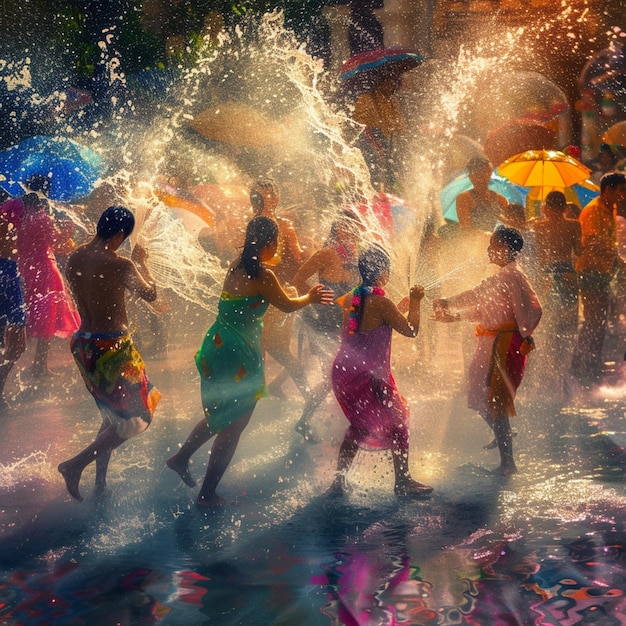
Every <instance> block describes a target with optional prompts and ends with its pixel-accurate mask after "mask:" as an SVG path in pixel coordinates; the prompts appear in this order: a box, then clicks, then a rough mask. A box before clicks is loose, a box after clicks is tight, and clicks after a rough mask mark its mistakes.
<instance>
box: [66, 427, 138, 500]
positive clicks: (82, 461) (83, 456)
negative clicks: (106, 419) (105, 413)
mask: <svg viewBox="0 0 626 626" xmlns="http://www.w3.org/2000/svg"><path fill="white" fill-rule="evenodd" d="M124 441H126V440H125V439H122V438H121V437H120V436H119V435H118V434H117V432H116V431H115V427H114V426H113V425H109V426H108V427H107V428H105V429H104V430H103V431H101V432H100V433H99V434H98V436H97V437H96V439H95V441H94V442H93V443H92V444H90V445H88V446H87V447H86V448H85V449H84V450H83V451H82V452H79V453H78V454H77V455H76V456H75V457H73V458H71V459H69V460H68V461H65V462H63V463H61V464H60V465H59V467H58V468H57V469H58V470H59V472H61V475H62V476H63V478H64V480H65V486H66V487H67V490H68V492H69V494H70V495H71V496H72V497H73V498H76V499H77V500H79V501H82V499H83V497H82V496H81V495H80V492H79V490H78V485H79V483H80V477H81V475H82V473H83V470H84V469H85V468H86V467H87V465H89V463H92V462H93V461H95V460H96V458H97V457H98V455H100V454H105V455H106V454H108V455H109V456H110V455H111V452H112V451H113V450H115V448H117V447H118V446H120V445H122V444H123V443H124Z"/></svg>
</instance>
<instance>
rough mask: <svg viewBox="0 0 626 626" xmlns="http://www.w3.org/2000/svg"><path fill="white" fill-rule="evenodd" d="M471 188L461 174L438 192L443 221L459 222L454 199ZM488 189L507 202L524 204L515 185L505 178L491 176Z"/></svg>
mask: <svg viewBox="0 0 626 626" xmlns="http://www.w3.org/2000/svg"><path fill="white" fill-rule="evenodd" d="M471 188H472V183H471V182H470V179H469V176H468V175H467V174H462V175H461V176H457V178H455V179H454V180H453V181H452V182H450V183H448V184H447V185H446V186H445V187H444V188H443V189H442V190H441V191H440V192H439V202H440V203H441V210H442V211H443V216H444V218H445V219H447V220H451V221H454V222H458V221H459V218H458V217H457V215H456V197H457V196H458V195H459V194H460V193H462V192H463V191H468V190H469V189H471ZM489 189H491V191H495V192H496V193H499V194H500V195H502V196H504V197H505V198H506V199H507V200H508V201H509V202H517V203H519V204H524V195H522V193H521V192H520V190H519V188H518V187H517V185H514V184H513V183H512V182H510V181H509V180H507V179H506V178H502V176H498V175H497V174H492V175H491V182H490V183H489Z"/></svg>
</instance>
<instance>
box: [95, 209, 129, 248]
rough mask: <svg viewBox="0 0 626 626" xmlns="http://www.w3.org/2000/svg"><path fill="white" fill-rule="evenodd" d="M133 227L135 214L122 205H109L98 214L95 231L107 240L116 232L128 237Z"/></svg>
mask: <svg viewBox="0 0 626 626" xmlns="http://www.w3.org/2000/svg"><path fill="white" fill-rule="evenodd" d="M133 228H135V216H134V215H133V214H132V213H131V212H130V211H129V210H128V209H127V208H126V207H123V206H110V207H109V208H108V209H106V210H105V211H104V213H103V214H102V215H101V216H100V219H99V221H98V227H97V229H96V233H97V235H98V237H100V238H101V239H104V240H105V241H109V240H110V239H111V238H113V237H115V235H117V234H118V233H124V237H125V238H126V237H128V235H130V234H131V233H132V232H133Z"/></svg>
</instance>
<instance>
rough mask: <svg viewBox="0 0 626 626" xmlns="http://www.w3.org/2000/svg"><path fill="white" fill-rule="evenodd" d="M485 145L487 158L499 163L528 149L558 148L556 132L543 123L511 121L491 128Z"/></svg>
mask: <svg viewBox="0 0 626 626" xmlns="http://www.w3.org/2000/svg"><path fill="white" fill-rule="evenodd" d="M483 147H484V150H485V155H486V156H487V158H488V159H489V160H490V161H491V162H492V163H493V164H494V165H499V164H500V163H502V162H503V161H506V159H508V158H509V157H512V156H513V155H515V154H519V153H520V152H525V151H526V150H554V149H556V147H557V145H556V133H555V132H554V131H553V130H552V129H550V128H547V127H546V126H543V125H541V124H535V123H532V122H529V123H523V122H511V123H508V124H505V125H504V126H499V127H498V128H494V129H493V130H490V131H489V132H488V133H487V137H485V142H484V145H483Z"/></svg>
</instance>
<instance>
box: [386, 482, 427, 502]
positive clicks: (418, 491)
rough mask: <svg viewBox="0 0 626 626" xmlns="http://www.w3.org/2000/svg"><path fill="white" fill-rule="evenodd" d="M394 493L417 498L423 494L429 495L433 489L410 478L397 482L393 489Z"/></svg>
mask: <svg viewBox="0 0 626 626" xmlns="http://www.w3.org/2000/svg"><path fill="white" fill-rule="evenodd" d="M393 491H394V493H395V494H396V495H397V496H400V497H403V498H404V497H413V498H419V497H423V496H427V495H430V494H431V493H432V491H433V488H432V487H430V486H429V485H425V484H424V483H419V482H417V481H416V480H413V479H412V478H409V479H406V480H403V481H402V482H397V483H396V484H395V487H394V489H393Z"/></svg>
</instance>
